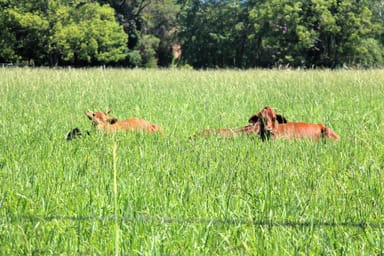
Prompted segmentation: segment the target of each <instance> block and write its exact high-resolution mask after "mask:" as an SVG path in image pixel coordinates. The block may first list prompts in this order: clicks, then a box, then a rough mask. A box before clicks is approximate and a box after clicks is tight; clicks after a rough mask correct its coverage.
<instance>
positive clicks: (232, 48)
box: [0, 0, 384, 68]
mask: <svg viewBox="0 0 384 256" xmlns="http://www.w3.org/2000/svg"><path fill="white" fill-rule="evenodd" d="M383 25H384V1H381V0H380V1H378V0H300V1H298V0H293V1H292V0H18V1H14V0H0V27H1V28H2V29H1V30H0V63H24V64H31V65H36V66H68V65H71V66H81V67H82V66H96V65H108V66H123V67H169V66H192V67H194V68H254V67H276V66H280V65H283V66H288V65H289V66H294V67H307V68H309V67H330V68H335V67H339V66H342V65H353V66H362V67H377V66H382V65H383V62H384V60H383V55H384V50H383V44H384V33H383V32H384V30H383V28H384V26H383ZM179 48H181V55H180V52H178V51H179ZM175 49H176V51H175Z"/></svg>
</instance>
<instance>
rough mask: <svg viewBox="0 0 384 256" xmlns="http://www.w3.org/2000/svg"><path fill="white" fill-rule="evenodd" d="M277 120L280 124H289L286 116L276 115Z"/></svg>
mask: <svg viewBox="0 0 384 256" xmlns="http://www.w3.org/2000/svg"><path fill="white" fill-rule="evenodd" d="M276 120H277V122H278V123H279V124H286V123H288V121H287V119H286V118H285V117H284V116H282V115H279V114H277V115H276Z"/></svg>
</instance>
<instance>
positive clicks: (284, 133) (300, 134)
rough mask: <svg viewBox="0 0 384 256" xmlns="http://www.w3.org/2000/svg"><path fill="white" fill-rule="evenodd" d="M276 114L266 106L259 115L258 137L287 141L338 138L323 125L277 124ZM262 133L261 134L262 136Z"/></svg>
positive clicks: (302, 123)
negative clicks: (285, 139)
mask: <svg viewBox="0 0 384 256" xmlns="http://www.w3.org/2000/svg"><path fill="white" fill-rule="evenodd" d="M277 119H278V117H277V114H276V113H275V111H274V110H273V109H272V108H271V107H269V106H266V107H265V108H264V109H263V110H261V112H260V113H259V119H258V122H259V126H260V136H261V137H262V138H267V139H269V138H270V137H271V136H272V138H273V139H277V138H280V137H282V138H287V139H300V138H305V139H313V140H320V139H325V138H329V139H333V140H338V139H339V138H340V137H339V135H337V134H336V133H335V132H334V131H332V129H330V128H328V127H326V126H324V125H323V124H313V123H304V122H288V123H282V124H279V122H277ZM262 133H263V134H262Z"/></svg>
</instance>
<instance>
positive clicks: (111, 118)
mask: <svg viewBox="0 0 384 256" xmlns="http://www.w3.org/2000/svg"><path fill="white" fill-rule="evenodd" d="M107 121H108V123H110V124H114V123H116V122H117V121H118V120H117V118H116V117H110V118H108V120H107Z"/></svg>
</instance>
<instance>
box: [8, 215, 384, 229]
mask: <svg viewBox="0 0 384 256" xmlns="http://www.w3.org/2000/svg"><path fill="white" fill-rule="evenodd" d="M8 218H9V220H10V221H11V222H19V221H23V220H29V221H33V222H36V221H107V222H109V221H125V222H144V223H154V222H156V223H164V224H172V223H179V224H182V223H187V224H216V225H247V226H271V227H330V228H332V227H351V228H368V227H369V228H374V229H377V228H380V229H381V228H384V223H381V222H365V221H360V222H345V221H344V222H338V221H318V220H311V221H274V220H245V219H209V218H173V217H153V216H113V215H112V216H59V215H54V216H37V215H19V216H8Z"/></svg>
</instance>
